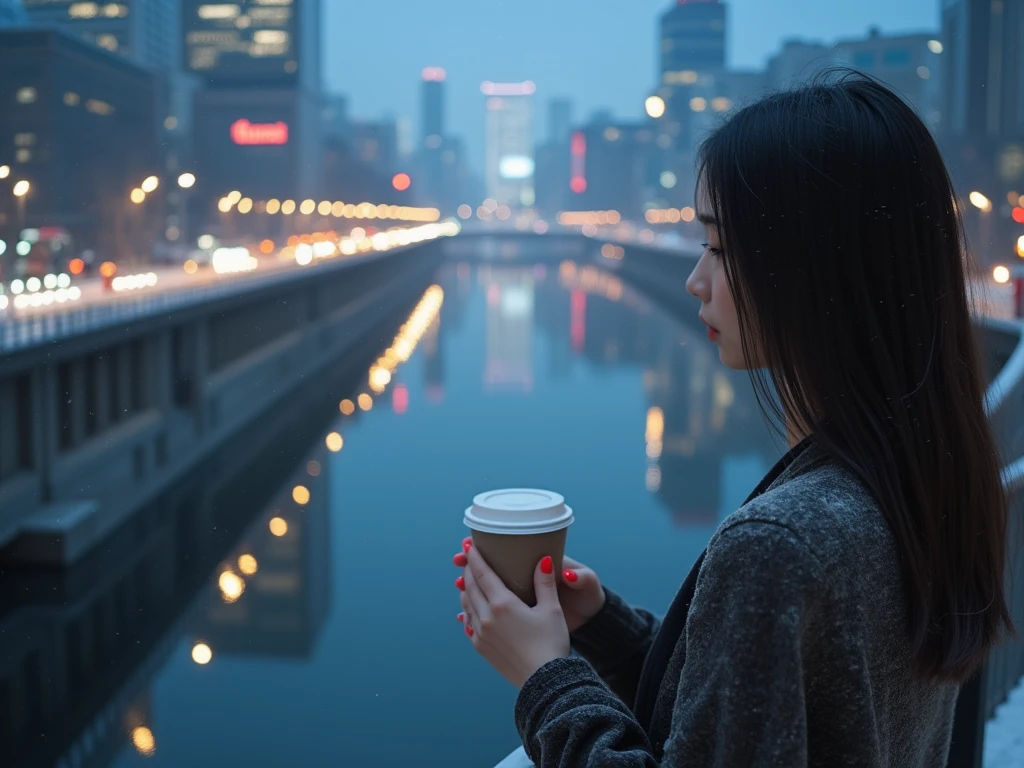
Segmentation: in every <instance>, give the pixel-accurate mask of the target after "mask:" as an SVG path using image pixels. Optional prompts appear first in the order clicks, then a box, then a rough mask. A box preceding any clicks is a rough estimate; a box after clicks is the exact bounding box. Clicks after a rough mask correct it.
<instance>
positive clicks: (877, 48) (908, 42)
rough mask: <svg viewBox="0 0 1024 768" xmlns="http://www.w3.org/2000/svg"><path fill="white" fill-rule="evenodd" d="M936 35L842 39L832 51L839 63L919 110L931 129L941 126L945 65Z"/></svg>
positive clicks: (874, 32)
mask: <svg viewBox="0 0 1024 768" xmlns="http://www.w3.org/2000/svg"><path fill="white" fill-rule="evenodd" d="M937 43H939V41H938V40H937V39H936V37H935V35H934V34H933V33H928V34H916V35H883V34H881V33H880V32H879V31H878V29H877V28H872V29H871V30H870V31H869V33H868V36H867V37H865V38H859V39H856V40H841V41H839V42H838V43H836V44H835V46H834V47H833V49H832V60H833V62H834V63H836V64H841V65H845V66H850V67H853V68H854V69H858V70H860V71H862V72H865V73H867V74H869V75H872V76H874V77H877V78H878V79H879V80H881V81H882V82H884V83H885V84H886V85H888V86H890V87H891V88H892V89H893V90H894V91H896V92H897V93H898V94H899V95H900V96H901V97H902V98H903V99H904V100H906V102H907V103H908V104H910V105H911V106H912V107H914V109H915V110H917V113H918V114H919V115H920V116H921V119H922V120H924V121H925V122H926V123H927V124H928V126H929V127H930V128H931V129H932V130H937V129H938V128H939V127H940V124H941V103H940V102H941V97H942V89H941V85H942V63H941V56H940V54H939V53H938V51H939V50H941V49H940V48H939V46H938V45H937Z"/></svg>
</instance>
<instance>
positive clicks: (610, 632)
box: [571, 588, 661, 706]
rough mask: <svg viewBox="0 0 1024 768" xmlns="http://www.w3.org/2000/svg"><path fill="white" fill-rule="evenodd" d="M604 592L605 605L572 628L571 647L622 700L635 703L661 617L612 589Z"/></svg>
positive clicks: (629, 703)
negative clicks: (636, 606) (589, 618)
mask: <svg viewBox="0 0 1024 768" xmlns="http://www.w3.org/2000/svg"><path fill="white" fill-rule="evenodd" d="M604 592H605V602H604V607H603V608H602V609H601V610H600V611H599V612H598V613H597V615H596V616H594V618H592V619H591V620H590V621H588V622H587V623H586V624H584V625H583V626H582V627H580V628H579V629H578V630H576V631H575V632H573V634H572V637H571V641H572V647H573V650H575V651H576V652H577V653H579V654H580V655H581V656H582V657H583V658H585V659H586V660H587V661H589V662H590V664H591V666H592V667H593V668H594V670H595V671H596V672H597V674H598V675H599V676H600V677H601V679H602V680H604V681H605V683H607V684H608V687H609V688H611V689H612V691H614V692H615V693H616V695H618V697H619V698H620V699H622V701H624V702H625V703H626V704H628V705H629V706H633V702H634V700H635V699H636V690H637V686H638V685H639V683H640V672H641V670H642V669H643V665H644V660H645V659H646V658H647V652H648V651H649V650H650V648H651V644H652V643H653V642H654V636H655V635H656V634H658V628H659V627H660V626H661V620H660V619H658V618H657V617H656V616H655V615H654V614H652V613H650V612H649V611H646V610H644V609H643V608H634V607H632V606H631V605H629V604H628V603H626V601H625V600H623V599H622V598H621V597H619V595H618V594H616V593H615V592H613V591H612V590H610V589H607V588H605V591H604Z"/></svg>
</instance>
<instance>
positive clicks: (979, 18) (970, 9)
mask: <svg viewBox="0 0 1024 768" xmlns="http://www.w3.org/2000/svg"><path fill="white" fill-rule="evenodd" d="M939 44H940V45H941V47H942V54H941V56H942V61H943V64H942V68H943V78H942V79H943V89H942V92H943V96H942V104H943V107H942V116H943V119H942V123H941V128H942V130H941V133H940V139H941V141H942V145H943V151H944V152H945V154H946V157H947V160H948V162H949V163H950V165H951V167H952V170H953V174H954V179H955V181H956V183H957V184H958V193H959V196H960V197H961V199H963V200H965V201H966V200H967V199H968V195H969V193H970V192H971V191H978V192H981V193H982V194H983V195H985V196H986V197H987V198H988V199H989V200H990V201H991V206H990V209H989V210H980V209H977V208H976V207H974V206H972V205H969V204H967V203H966V202H965V204H964V206H963V208H962V210H963V212H964V215H965V218H966V219H967V222H968V226H969V228H970V232H969V234H970V242H971V245H972V250H973V251H974V252H975V257H976V260H977V261H978V262H980V263H981V264H987V265H991V264H993V263H999V262H1006V261H1012V260H1016V259H1017V254H1016V245H1017V241H1018V238H1019V237H1020V236H1022V235H1024V225H1022V224H1020V223H1018V219H1020V220H1024V216H1022V215H1021V214H1019V213H1015V209H1016V208H1019V207H1020V205H1019V202H1017V201H1019V198H1020V193H1021V192H1024V5H1022V4H1020V3H1017V2H1012V3H1010V2H991V1H990V0H984V2H983V1H982V0H943V2H942V36H941V39H940V41H939Z"/></svg>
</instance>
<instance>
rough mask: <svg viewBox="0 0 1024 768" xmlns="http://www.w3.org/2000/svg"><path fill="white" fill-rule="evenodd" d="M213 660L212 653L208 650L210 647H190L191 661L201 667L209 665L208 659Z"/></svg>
mask: <svg viewBox="0 0 1024 768" xmlns="http://www.w3.org/2000/svg"><path fill="white" fill-rule="evenodd" d="M212 658H213V651H212V650H210V646H208V645H207V644H206V643H196V644H195V645H193V646H192V661H194V662H195V663H196V664H199V665H200V666H202V665H203V664H209V663H210V659H212Z"/></svg>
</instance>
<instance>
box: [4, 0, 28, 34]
mask: <svg viewBox="0 0 1024 768" xmlns="http://www.w3.org/2000/svg"><path fill="white" fill-rule="evenodd" d="M27 22H28V15H27V14H26V13H25V9H24V8H23V7H22V5H21V0H0V28H3V27H19V26H23V25H24V24H26V23H27Z"/></svg>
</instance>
